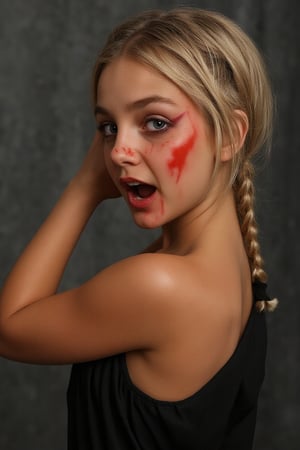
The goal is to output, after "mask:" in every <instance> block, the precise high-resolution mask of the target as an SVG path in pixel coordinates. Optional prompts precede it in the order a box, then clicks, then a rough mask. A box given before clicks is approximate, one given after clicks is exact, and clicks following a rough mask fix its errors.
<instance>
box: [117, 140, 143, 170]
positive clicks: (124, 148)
mask: <svg viewBox="0 0 300 450" xmlns="http://www.w3.org/2000/svg"><path fill="white" fill-rule="evenodd" d="M111 159H112V161H113V162H114V163H115V164H117V165H120V166H124V165H136V164H138V163H139V160H140V155H139V151H138V150H137V149H135V148H133V147H132V146H130V145H126V144H117V143H116V145H115V146H114V147H113V149H112V151H111Z"/></svg>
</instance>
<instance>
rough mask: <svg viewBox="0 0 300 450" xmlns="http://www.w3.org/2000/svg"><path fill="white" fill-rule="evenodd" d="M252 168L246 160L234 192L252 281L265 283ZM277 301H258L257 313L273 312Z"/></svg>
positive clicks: (238, 175)
mask: <svg viewBox="0 0 300 450" xmlns="http://www.w3.org/2000/svg"><path fill="white" fill-rule="evenodd" d="M253 177H254V167H253V164H252V162H251V161H250V160H246V161H245V162H244V163H243V165H242V167H241V168H240V170H239V172H238V174H237V177H236V180H235V183H234V191H235V197H236V205H237V212H238V217H239V221H240V227H241V231H242V235H243V239H244V244H245V248H246V252H247V255H248V259H249V264H250V269H251V276H252V281H253V282H255V281H260V282H262V283H265V282H266V281H267V274H266V272H265V270H264V261H263V258H262V256H261V253H260V245H259V242H258V227H257V222H256V219H255V212H254V201H255V195H254V183H253ZM277 303H278V300H277V299H272V300H268V299H266V300H259V301H257V302H256V307H257V309H258V310H259V311H263V310H264V309H266V310H267V311H273V310H274V309H275V308H276V306H277Z"/></svg>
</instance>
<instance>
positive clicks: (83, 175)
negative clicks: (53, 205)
mask: <svg viewBox="0 0 300 450" xmlns="http://www.w3.org/2000/svg"><path fill="white" fill-rule="evenodd" d="M101 147H102V142H101V135H100V133H99V132H98V131H96V134H95V136H94V138H93V141H92V144H91V146H90V148H89V150H88V152H87V155H86V157H85V159H84V160H83V163H82V165H81V168H80V169H79V171H78V173H77V174H76V175H75V177H74V181H75V180H76V181H77V182H79V183H80V186H81V188H82V189H87V190H88V192H89V193H90V194H91V195H94V196H96V198H98V201H99V202H100V201H102V200H105V199H108V198H116V197H120V195H121V194H120V192H119V190H118V189H117V187H116V186H115V184H114V183H113V181H112V179H111V177H110V175H109V173H108V171H107V169H106V165H105V161H104V155H103V150H102V148H101Z"/></svg>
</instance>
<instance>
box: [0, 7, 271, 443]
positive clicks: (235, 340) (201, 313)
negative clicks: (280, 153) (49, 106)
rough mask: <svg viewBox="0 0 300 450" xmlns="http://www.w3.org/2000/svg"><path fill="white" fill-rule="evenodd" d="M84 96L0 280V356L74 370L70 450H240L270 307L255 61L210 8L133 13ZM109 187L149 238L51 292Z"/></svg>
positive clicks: (265, 110)
mask: <svg viewBox="0 0 300 450" xmlns="http://www.w3.org/2000/svg"><path fill="white" fill-rule="evenodd" d="M94 102H95V104H94V107H95V117H96V122H97V131H96V134H95V137H94V139H93V142H92V144H91V147H90V149H89V151H88V153H87V156H86V158H85V160H84V162H83V164H82V166H81V168H80V170H79V171H78V173H77V174H76V175H75V176H74V178H73V179H72V180H71V182H70V183H69V185H68V186H67V188H66V190H65V192H64V193H63V194H62V196H61V198H60V200H59V201H58V203H57V205H56V206H55V208H54V209H53V211H52V212H51V214H50V215H49V217H48V218H47V220H46V221H45V223H44V224H43V225H42V227H41V228H40V230H39V231H38V232H37V234H36V235H35V236H34V238H33V240H32V241H31V242H30V243H29V245H28V247H27V248H26V249H25V251H24V253H23V254H22V255H21V257H20V258H19V260H18V261H17V263H16V265H15V267H14V268H13V270H12V272H11V273H10V275H9V277H8V279H7V281H6V283H5V285H4V287H3V290H2V293H1V310H0V313H1V328H0V332H1V341H0V354H1V355H2V356H4V357H6V358H10V359H14V360H18V361H25V362H31V363H41V364H44V363H46V364H63V363H74V365H73V369H72V374H71V380H70V384H69V389H68V406H69V444H68V445H69V449H72V450H75V449H80V450H83V449H87V450H94V449H95V450H96V449H109V450H123V449H124V450H125V449H128V450H129V449H130V450H133V449H145V450H154V449H155V450H158V449H161V450H176V449H178V450H179V449H180V450H193V449H195V450H196V449H197V450H200V449H202V450H214V449H223V450H224V449H230V450H233V449H239V450H247V449H251V448H252V442H253V434H254V428H255V420H256V419H255V418H256V410H257V400H258V394H259V391H260V387H261V384H262V381H263V377H264V365H265V352H266V330H265V318H264V312H263V310H265V309H267V310H272V309H274V307H275V306H276V300H270V299H269V298H268V297H267V295H266V292H265V287H266V285H265V281H266V274H265V272H264V269H263V262H262V258H261V255H260V250H259V244H258V240H257V226H256V222H255V216H254V208H253V201H254V193H253V190H254V189H253V165H252V162H251V159H252V157H253V156H254V155H255V154H256V153H257V152H258V151H259V149H260V148H261V147H262V145H263V144H264V143H265V142H266V141H267V140H268V138H269V134H270V129H271V117H272V97H271V93H270V88H269V85H268V81H267V77H266V74H265V70H264V67H263V63H262V61H261V58H260V56H259V54H258V52H257V50H256V49H255V47H254V45H253V44H252V42H251V41H250V40H249V38H248V37H247V36H245V34H244V33H243V32H242V31H241V30H240V29H239V28H238V27H237V26H236V25H235V24H233V23H232V22H231V21H230V20H228V19H226V18H224V17H223V16H221V15H219V14H217V13H212V12H208V11H202V10H198V9H192V8H182V9H176V10H171V11H168V12H162V11H154V12H147V13H144V14H141V15H139V16H138V17H136V18H133V19H131V20H129V21H127V22H126V23H125V24H123V25H121V26H120V27H118V28H117V29H116V30H115V31H114V32H113V33H112V34H111V35H110V37H109V39H108V41H107V43H106V45H105V48H104V50H103V51H102V52H101V54H100V55H99V57H98V60H97V63H96V67H95V73H94ZM120 195H122V196H123V197H124V199H125V201H126V202H127V204H128V207H129V208H130V211H131V213H132V217H133V219H134V221H135V223H136V224H137V225H138V226H140V227H143V228H156V227H161V229H162V234H161V237H160V238H159V239H158V240H157V241H156V242H154V243H153V244H152V245H151V246H150V247H149V248H148V249H146V250H145V251H144V252H142V253H140V254H138V255H135V256H132V257H130V258H127V259H124V260H122V261H120V262H118V263H116V264H113V265H112V266H110V267H108V268H106V269H105V270H103V271H101V272H100V273H99V274H97V275H96V276H95V277H93V278H92V279H90V280H89V281H87V282H86V283H84V284H83V285H82V286H80V287H77V288H75V289H71V290H69V291H66V292H62V293H56V292H57V288H58V285H59V282H60V280H61V277H62V275H63V272H64V268H65V266H66V264H67V262H68V259H69V257H70V255H71V253H72V251H73V249H74V247H75V245H76V242H77V241H78V239H79V237H80V234H81V232H82V231H83V229H84V227H85V225H86V224H87V222H88V220H89V218H90V216H91V214H92V213H93V212H94V210H95V209H96V208H97V206H98V205H99V204H100V203H102V202H103V201H104V200H106V199H110V198H114V197H118V196H120Z"/></svg>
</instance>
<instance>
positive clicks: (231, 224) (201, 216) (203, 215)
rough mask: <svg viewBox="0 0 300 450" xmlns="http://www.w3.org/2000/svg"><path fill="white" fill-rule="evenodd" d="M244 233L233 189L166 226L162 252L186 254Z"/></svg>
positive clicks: (212, 198) (210, 199)
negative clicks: (227, 237)
mask: <svg viewBox="0 0 300 450" xmlns="http://www.w3.org/2000/svg"><path fill="white" fill-rule="evenodd" d="M232 233H238V235H239V236H240V235H241V232H240V227H239V222H238V217H237V212H236V206H235V200H234V194H233V191H232V189H228V190H226V192H225V193H222V194H221V195H218V196H217V197H215V198H214V197H211V198H208V199H207V200H206V201H205V202H203V203H202V204H201V205H198V206H197V207H196V208H194V209H193V210H191V211H189V212H188V213H186V214H185V215H184V216H181V217H179V218H177V219H175V220H174V221H172V222H170V223H168V224H166V225H165V226H164V227H163V246H162V250H161V251H162V252H164V253H173V254H178V255H186V254H188V253H190V252H193V251H195V250H196V249H197V248H199V247H201V248H203V247H207V246H208V245H209V244H210V243H212V244H214V243H216V242H217V241H219V240H221V239H222V238H225V239H226V236H228V234H232Z"/></svg>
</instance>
